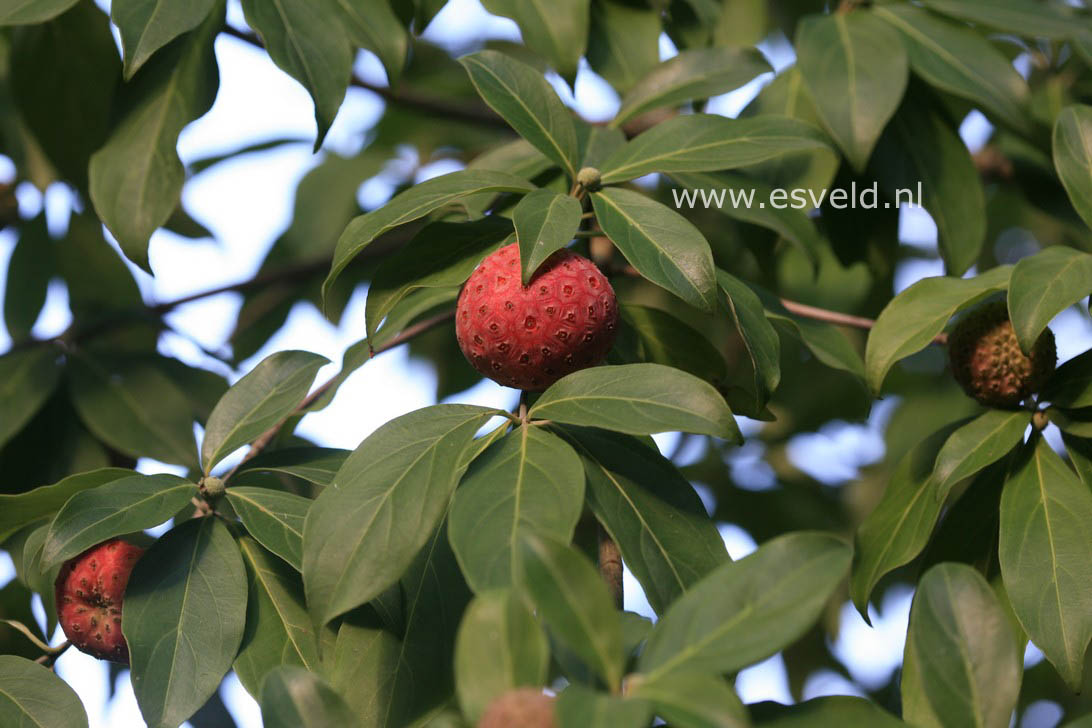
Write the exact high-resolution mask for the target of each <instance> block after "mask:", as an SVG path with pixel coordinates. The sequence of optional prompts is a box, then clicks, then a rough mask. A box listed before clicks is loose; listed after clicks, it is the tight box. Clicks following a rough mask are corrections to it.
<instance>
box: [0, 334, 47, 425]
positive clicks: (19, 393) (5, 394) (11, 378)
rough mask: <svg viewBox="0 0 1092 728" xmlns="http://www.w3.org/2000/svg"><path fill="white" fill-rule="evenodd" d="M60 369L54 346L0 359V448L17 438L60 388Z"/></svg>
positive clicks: (16, 353) (26, 350)
mask: <svg viewBox="0 0 1092 728" xmlns="http://www.w3.org/2000/svg"><path fill="white" fill-rule="evenodd" d="M60 375H61V367H60V364H59V362H58V357H57V351H56V350H55V349H54V348H53V347H52V346H42V347H38V348H31V349H24V350H23V351H17V352H10V353H8V354H5V355H4V356H0V409H2V410H3V412H4V417H3V419H0V445H3V444H4V443H5V442H7V441H8V440H10V439H11V438H13V437H15V435H16V434H18V432H19V431H20V430H22V429H23V426H24V425H26V424H27V423H28V422H30V419H31V418H32V417H34V415H35V414H37V412H38V410H40V409H41V408H42V405H44V404H45V402H46V400H47V399H49V396H50V395H51V394H53V390H55V389H56V388H57V381H58V379H60Z"/></svg>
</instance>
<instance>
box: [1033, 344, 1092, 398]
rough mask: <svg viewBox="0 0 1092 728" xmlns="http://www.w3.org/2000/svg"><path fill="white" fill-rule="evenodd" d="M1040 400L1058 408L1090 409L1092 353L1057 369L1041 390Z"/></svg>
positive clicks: (1082, 355) (1088, 352) (1085, 354)
mask: <svg viewBox="0 0 1092 728" xmlns="http://www.w3.org/2000/svg"><path fill="white" fill-rule="evenodd" d="M1042 399H1043V401H1046V402H1050V403H1052V404H1054V405H1056V406H1058V407H1065V408H1080V407H1092V351H1086V352H1085V353H1083V354H1081V355H1080V356H1075V357H1073V358H1072V359H1070V360H1069V361H1067V362H1066V363H1065V364H1062V365H1061V366H1060V367H1058V369H1057V370H1056V371H1055V372H1054V374H1052V375H1051V377H1050V381H1049V382H1048V383H1047V385H1046V387H1044V388H1043V392H1042Z"/></svg>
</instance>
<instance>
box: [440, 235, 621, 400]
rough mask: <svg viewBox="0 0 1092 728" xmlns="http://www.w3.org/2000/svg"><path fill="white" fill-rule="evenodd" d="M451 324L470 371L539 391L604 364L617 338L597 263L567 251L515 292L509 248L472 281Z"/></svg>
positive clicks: (515, 253)
mask: <svg viewBox="0 0 1092 728" xmlns="http://www.w3.org/2000/svg"><path fill="white" fill-rule="evenodd" d="M455 317H456V318H455V336H456V338H457V339H458V341H459V348H460V349H462V350H463V354H464V355H465V356H466V358H467V360H468V361H469V362H470V363H471V364H472V365H473V366H474V368H475V369H477V370H478V371H479V372H481V373H482V374H484V375H485V376H487V377H489V378H490V379H492V380H494V381H496V382H499V383H500V384H504V385H506V386H509V387H515V388H516V389H526V390H532V391H538V390H541V389H545V388H546V387H548V386H550V385H551V384H553V383H554V382H555V381H557V380H558V379H560V378H561V377H563V376H565V375H566V374H570V373H572V372H575V371H576V370H577V369H584V368H586V367H590V366H593V365H595V364H598V363H599V362H601V361H602V360H603V358H604V357H605V356H606V355H607V352H608V351H609V350H610V347H611V344H613V343H614V336H615V334H616V333H617V328H618V303H617V300H616V299H615V297H614V289H612V288H611V286H610V282H609V281H608V280H607V279H606V276H604V275H603V274H602V273H601V272H600V271H599V269H598V268H596V267H595V264H594V263H592V262H591V261H590V260H588V259H587V258H584V257H582V256H579V255H577V254H575V253H572V252H570V251H568V250H559V251H557V252H556V253H554V254H553V255H551V256H550V257H549V258H547V259H546V261H545V262H544V263H543V264H542V266H541V267H540V268H539V269H538V271H537V272H536V273H535V275H534V277H533V278H532V279H531V282H530V283H529V284H528V285H527V286H523V285H521V284H520V261H519V248H518V246H517V245H516V244H515V243H513V244H511V245H509V246H507V247H504V248H501V249H500V250H498V251H497V252H495V253H493V254H492V255H490V256H489V257H487V258H486V259H485V260H483V261H482V264H481V265H480V266H479V267H478V269H477V270H476V271H474V273H473V274H472V275H471V276H470V280H468V281H467V282H466V285H465V286H463V290H462V293H461V294H459V302H458V305H457V306H456V308H455Z"/></svg>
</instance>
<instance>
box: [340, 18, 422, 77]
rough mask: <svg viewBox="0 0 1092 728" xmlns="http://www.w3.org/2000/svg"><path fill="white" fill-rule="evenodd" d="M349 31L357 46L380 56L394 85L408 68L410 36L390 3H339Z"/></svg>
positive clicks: (346, 30)
mask: <svg viewBox="0 0 1092 728" xmlns="http://www.w3.org/2000/svg"><path fill="white" fill-rule="evenodd" d="M335 4H336V5H337V7H338V9H339V11H340V16H339V17H340V18H341V20H342V21H343V22H344V23H345V32H346V33H347V34H348V36H349V40H350V41H352V42H353V43H354V44H356V45H358V46H360V47H361V48H365V49H367V50H369V51H371V52H372V53H374V54H375V55H377V56H378V57H379V60H380V62H381V63H382V64H383V68H385V69H386V70H387V83H388V85H389V86H392V87H393V86H394V85H395V84H396V83H398V79H399V77H400V76H401V75H402V69H403V68H404V67H405V65H406V53H407V52H408V50H409V34H408V33H407V32H406V28H405V26H403V25H402V22H401V21H400V20H399V19H398V16H396V15H395V14H394V11H393V10H391V4H390V2H388V0H335Z"/></svg>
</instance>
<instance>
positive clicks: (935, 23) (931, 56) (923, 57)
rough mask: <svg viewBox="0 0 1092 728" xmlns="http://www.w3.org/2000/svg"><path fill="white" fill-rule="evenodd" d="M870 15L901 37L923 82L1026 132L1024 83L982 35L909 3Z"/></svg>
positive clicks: (880, 8) (883, 7)
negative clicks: (882, 21)
mask: <svg viewBox="0 0 1092 728" xmlns="http://www.w3.org/2000/svg"><path fill="white" fill-rule="evenodd" d="M872 12H873V13H874V14H875V15H877V16H878V17H880V18H882V19H883V20H884V21H886V22H887V23H890V24H891V25H892V26H894V27H895V29H896V30H898V31H899V32H900V33H901V34H902V39H903V41H904V42H905V44H906V52H907V54H908V55H909V57H910V68H911V69H912V70H913V71H914V73H916V74H917V75H918V76H921V77H922V78H923V79H924V80H925V81H926V82H928V83H929V84H931V85H933V86H935V87H937V88H938V89H941V90H942V91H946V92H948V93H950V94H954V95H956V96H959V97H960V98H964V99H967V100H968V101H970V102H971V103H972V104H974V105H975V106H977V107H978V108H980V109H981V110H982V111H984V112H986V113H987V114H992V115H993V116H994V117H996V118H997V119H999V120H1001V121H1003V122H1005V123H1006V124H1008V125H1010V126H1011V127H1013V128H1014V129H1017V130H1022V131H1024V130H1027V129H1029V127H1030V123H1029V121H1028V115H1027V111H1026V103H1027V98H1028V95H1029V94H1028V86H1027V84H1026V83H1025V82H1024V79H1023V78H1021V77H1020V74H1018V73H1017V72H1016V69H1015V68H1013V66H1012V64H1011V63H1010V62H1009V60H1008V59H1007V58H1006V57H1005V56H1004V55H1002V53H1001V52H1000V51H998V50H997V49H996V48H995V47H994V46H992V45H991V44H990V42H989V41H988V40H987V39H986V38H984V37H983V36H982V35H981V34H979V33H977V32H975V31H974V30H971V29H970V28H967V27H966V26H964V25H960V24H957V23H952V22H949V21H947V20H945V19H943V18H940V17H937V16H936V15H933V14H932V13H930V12H928V11H926V10H923V9H921V8H918V7H915V6H913V5H910V4H908V3H899V4H884V5H877V6H875V7H873V8H872Z"/></svg>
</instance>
